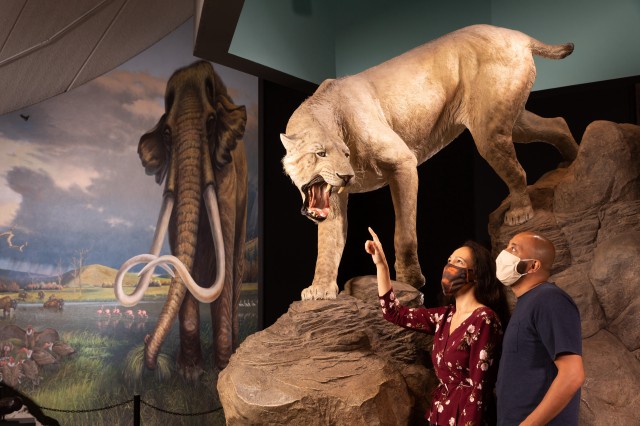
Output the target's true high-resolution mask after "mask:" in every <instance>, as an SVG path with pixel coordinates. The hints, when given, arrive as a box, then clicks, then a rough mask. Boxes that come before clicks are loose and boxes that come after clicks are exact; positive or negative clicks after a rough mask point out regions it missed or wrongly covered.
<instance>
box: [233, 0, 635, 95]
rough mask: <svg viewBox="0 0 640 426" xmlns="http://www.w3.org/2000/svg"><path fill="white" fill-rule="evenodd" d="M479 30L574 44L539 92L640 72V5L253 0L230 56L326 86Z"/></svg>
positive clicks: (627, 0)
mask: <svg viewBox="0 0 640 426" xmlns="http://www.w3.org/2000/svg"><path fill="white" fill-rule="evenodd" d="M477 23H491V24H494V25H498V26H503V27H507V28H512V29H516V30H519V31H523V32H525V33H527V34H529V35H531V36H532V37H535V38H537V39H539V40H541V41H544V42H545V43H564V42H567V41H571V42H573V43H574V44H575V46H576V47H575V51H574V53H573V54H572V55H571V56H569V57H567V58H565V59H563V60H561V61H553V60H549V59H543V58H536V66H537V69H538V76H537V79H536V83H535V85H534V88H533V89H534V90H541V89H548V88H553V87H561V86H570V85H574V84H581V83H588V82H593V81H602V80H609V79H615V78H621V77H629V76H634V75H640V0H609V1H606V2H605V1H601V0H553V1H552V0H535V1H530V0H527V1H525V0H463V1H447V2H443V1H435V0H245V3H244V7H243V10H242V14H241V16H240V21H239V23H238V27H237V29H236V33H235V35H234V38H233V41H232V43H231V48H230V50H229V52H230V53H232V54H234V55H238V56H241V57H243V58H246V59H249V60H252V61H254V62H258V63H260V64H263V65H266V66H269V67H271V68H274V69H277V70H280V71H283V72H285V73H287V74H291V75H293V76H296V77H299V78H302V79H304V80H308V81H311V82H314V83H318V84H319V83H321V82H322V81H323V80H324V79H326V78H334V77H340V76H344V75H349V74H354V73H357V72H359V71H361V70H363V69H366V68H369V67H371V66H373V65H376V64H378V63H380V62H383V61H385V60H387V59H390V58H392V57H394V56H396V55H398V54H400V53H402V52H405V51H407V50H409V49H411V48H413V47H415V46H418V45H420V44H422V43H424V42H426V41H428V40H431V39H434V38H436V37H438V36H440V35H443V34H445V33H448V32H450V31H453V30H456V29H458V28H461V27H464V26H466V25H471V24H477Z"/></svg>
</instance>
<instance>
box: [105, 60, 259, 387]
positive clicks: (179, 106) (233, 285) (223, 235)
mask: <svg viewBox="0 0 640 426" xmlns="http://www.w3.org/2000/svg"><path fill="white" fill-rule="evenodd" d="M246 121H247V114H246V110H245V107H244V106H238V105H235V104H234V103H233V101H232V99H231V98H230V97H229V95H228V93H227V89H226V87H225V85H224V83H223V82H222V80H221V79H220V77H219V76H218V75H217V73H216V72H215V71H214V69H213V67H212V66H211V64H210V63H208V62H205V61H200V62H196V63H194V64H192V65H190V66H188V67H184V68H181V69H179V70H177V71H175V72H174V73H173V75H172V76H171V78H170V79H169V81H168V83H167V88H166V92H165V114H164V115H163V116H162V117H161V118H160V121H159V122H158V124H157V125H156V127H155V128H154V129H152V130H151V131H149V132H148V133H146V134H145V135H143V136H142V137H141V138H140V143H139V145H138V154H139V155H140V159H141V161H142V165H143V166H144V168H145V171H146V173H147V174H148V175H155V179H156V182H157V183H158V184H161V183H162V182H163V181H165V190H164V196H163V202H162V207H161V210H160V216H159V218H158V223H157V227H156V231H155V235H154V237H153V242H152V244H151V249H150V254H142V255H138V256H134V257H132V258H131V259H129V260H128V261H126V262H125V263H124V264H123V265H122V267H121V268H120V270H119V271H118V274H117V275H116V282H115V285H114V290H115V294H116V297H117V298H118V300H119V301H120V303H122V304H123V305H125V306H133V305H135V304H136V303H138V302H139V301H140V299H142V296H143V294H144V292H145V290H146V289H147V287H148V286H149V281H150V279H151V276H152V273H153V271H154V269H155V268H156V267H161V268H163V269H165V270H167V271H168V272H169V273H170V274H171V275H172V276H173V278H172V280H171V285H170V288H169V293H168V295H167V300H166V303H165V305H164V306H163V309H162V312H161V313H160V317H159V319H158V322H157V325H156V327H155V329H154V331H153V333H152V334H150V335H147V337H146V338H145V364H146V366H147V367H148V368H150V369H154V368H155V367H156V363H157V356H158V353H159V351H160V347H161V345H162V343H163V342H164V340H165V338H166V337H167V334H168V333H169V331H170V328H171V325H172V324H173V321H174V320H175V318H176V317H178V318H179V325H180V348H179V353H178V356H177V364H178V371H179V372H180V374H181V375H182V376H183V377H185V378H187V379H189V380H194V381H195V380H197V379H198V378H199V376H200V374H202V372H203V370H202V365H203V357H202V349H201V344H200V312H199V302H202V303H208V304H210V309H211V318H212V322H213V327H212V329H213V343H214V347H215V357H214V361H215V365H216V366H217V367H218V368H224V367H225V366H226V365H227V363H228V362H229V357H230V356H231V354H232V353H233V350H234V348H235V345H236V344H237V336H238V320H237V318H238V315H237V310H238V301H239V296H240V284H241V279H242V269H243V264H244V242H245V234H246V216H247V164H246V157H245V150H244V142H243V141H242V137H243V136H244V129H245V124H246ZM167 229H168V230H169V245H170V247H171V253H172V254H171V255H164V256H159V253H160V249H161V247H162V243H163V240H164V236H165V234H166V231H167ZM140 263H147V265H146V266H145V267H144V268H143V269H142V270H141V271H140V275H141V278H140V281H139V282H138V285H137V286H136V289H135V290H134V291H133V293H131V294H125V293H124V291H123V288H122V281H123V278H124V274H125V273H126V272H127V271H128V270H129V269H130V268H131V267H133V266H134V265H137V264H140ZM174 271H175V273H177V274H175V273H174ZM187 289H188V290H189V291H187Z"/></svg>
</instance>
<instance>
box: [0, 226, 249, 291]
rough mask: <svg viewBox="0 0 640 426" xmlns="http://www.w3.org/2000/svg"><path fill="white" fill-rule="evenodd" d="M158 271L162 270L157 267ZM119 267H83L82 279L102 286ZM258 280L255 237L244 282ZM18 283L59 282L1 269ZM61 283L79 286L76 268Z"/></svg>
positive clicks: (130, 277) (1, 279) (3, 278)
mask: <svg viewBox="0 0 640 426" xmlns="http://www.w3.org/2000/svg"><path fill="white" fill-rule="evenodd" d="M156 271H162V270H161V269H156ZM117 273H118V270H117V269H114V268H110V267H108V266H104V265H99V264H93V265H87V266H84V267H83V268H82V274H81V280H82V285H83V286H89V287H92V286H97V287H101V286H102V285H103V284H112V283H113V282H114V281H115V278H116V274H117ZM138 280H139V277H138V275H137V273H136V272H131V273H128V274H127V275H126V277H125V280H124V284H125V285H136V283H137V282H138ZM154 280H155V281H159V282H160V283H163V284H164V283H168V282H169V280H170V278H169V277H168V275H158V276H157V277H156V278H155V279H154ZM257 280H258V239H257V238H254V239H252V240H250V241H247V242H246V244H245V268H244V277H243V281H244V282H257ZM10 282H15V283H17V284H18V285H19V286H20V287H22V288H25V287H26V286H27V285H29V284H32V283H57V282H58V277H57V276H45V275H39V274H31V273H28V272H17V271H11V270H6V269H0V284H2V283H5V284H9V283H10ZM61 284H62V285H63V286H64V287H71V288H75V287H79V284H78V277H77V276H76V271H75V270H70V271H67V272H65V273H64V274H63V275H62V280H61Z"/></svg>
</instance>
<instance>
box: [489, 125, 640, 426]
mask: <svg viewBox="0 0 640 426" xmlns="http://www.w3.org/2000/svg"><path fill="white" fill-rule="evenodd" d="M639 165H640V127H639V126H636V125H632V124H616V123H611V122H607V121H596V122H593V123H591V124H590V125H589V127H588V128H587V129H586V131H585V133H584V136H583V138H582V141H581V143H580V149H579V151H578V157H577V158H576V160H575V161H574V162H573V163H572V164H571V165H569V166H568V167H566V168H558V169H557V170H554V171H551V172H549V173H547V174H546V175H544V176H543V177H542V178H540V179H539V180H538V182H536V183H535V184H534V185H531V186H529V188H528V191H529V194H530V195H531V200H532V203H533V207H534V212H535V216H534V217H533V219H532V220H530V221H528V222H526V223H524V224H521V225H518V226H506V225H504V223H503V218H504V213H505V211H506V210H507V208H508V207H509V198H507V199H506V200H505V201H504V202H503V203H502V204H501V206H500V207H499V208H498V209H496V211H494V212H493V213H492V214H491V216H490V218H489V233H490V234H491V240H492V245H493V250H494V253H496V254H497V253H498V252H499V251H500V250H502V249H503V248H504V247H505V246H506V244H507V242H508V241H509V240H510V239H511V237H513V235H515V234H517V233H519V232H523V231H536V232H540V233H541V234H543V235H545V236H546V237H548V238H549V239H550V240H551V241H553V243H554V244H555V246H556V249H557V257H556V262H555V264H554V267H553V273H554V275H553V276H552V277H551V279H552V281H555V282H556V284H557V285H558V286H560V287H561V288H563V289H564V290H565V291H567V293H569V294H570V295H571V297H573V299H574V301H575V302H576V304H577V305H578V309H579V310H580V315H581V320H582V337H583V339H584V340H583V359H584V363H585V370H586V376H587V377H586V381H585V384H584V386H583V388H582V398H581V406H580V424H581V425H601V424H614V425H627V424H637V419H638V413H639V412H640V396H639V391H640V388H639V387H640V361H639V359H638V358H639V356H640V220H639V218H640V167H639ZM614 389H615V391H613V390H614ZM634 422H635V423H634Z"/></svg>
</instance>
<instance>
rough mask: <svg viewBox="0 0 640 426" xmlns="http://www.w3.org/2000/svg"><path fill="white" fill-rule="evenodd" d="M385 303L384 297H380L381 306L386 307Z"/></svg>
mask: <svg viewBox="0 0 640 426" xmlns="http://www.w3.org/2000/svg"><path fill="white" fill-rule="evenodd" d="M384 305H385V302H384V299H380V306H382V307H383V308H384Z"/></svg>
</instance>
